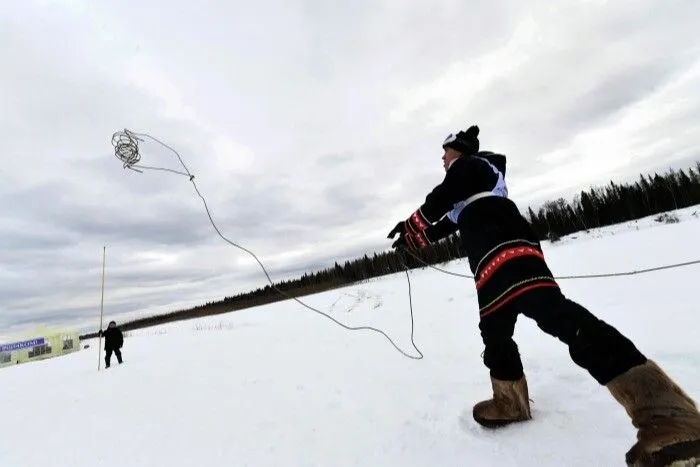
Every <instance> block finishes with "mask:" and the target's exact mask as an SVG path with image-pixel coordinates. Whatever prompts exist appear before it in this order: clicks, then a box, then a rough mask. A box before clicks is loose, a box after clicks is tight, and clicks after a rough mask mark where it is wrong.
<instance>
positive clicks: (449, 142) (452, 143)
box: [442, 125, 479, 155]
mask: <svg viewBox="0 0 700 467" xmlns="http://www.w3.org/2000/svg"><path fill="white" fill-rule="evenodd" d="M478 136H479V127H478V126H476V125H472V126H470V127H469V128H468V129H467V131H460V132H459V133H457V134H456V135H455V134H452V133H450V134H449V135H447V138H445V141H443V143H442V147H443V148H444V149H447V148H452V149H454V150H455V151H459V152H461V153H462V155H470V154H476V153H477V152H479V138H478Z"/></svg>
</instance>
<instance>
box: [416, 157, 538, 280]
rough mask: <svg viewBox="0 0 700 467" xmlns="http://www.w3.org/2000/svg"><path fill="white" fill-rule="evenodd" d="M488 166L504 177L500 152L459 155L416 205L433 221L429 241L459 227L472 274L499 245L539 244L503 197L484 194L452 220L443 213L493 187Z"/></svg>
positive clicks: (495, 177) (494, 176)
mask: <svg viewBox="0 0 700 467" xmlns="http://www.w3.org/2000/svg"><path fill="white" fill-rule="evenodd" d="M487 161H488V162H487ZM489 163H490V164H489ZM492 166H494V167H496V169H498V171H499V172H501V174H502V176H503V177H504V178H505V172H506V157H505V156H504V155H502V154H496V153H493V152H488V151H482V152H479V153H477V154H475V155H474V156H461V157H459V158H458V159H456V160H455V161H454V162H453V163H452V165H451V166H450V167H449V169H448V170H447V172H446V174H445V178H444V180H443V181H442V183H440V184H439V185H437V186H436V187H435V188H434V189H433V190H432V191H431V192H430V193H429V194H428V195H427V196H426V198H425V202H424V203H423V204H422V205H421V207H420V210H421V212H422V213H423V215H424V216H425V217H426V219H427V220H428V221H430V222H431V223H435V225H434V226H433V227H432V229H431V232H430V234H429V237H430V239H431V240H433V241H435V240H438V239H440V238H443V237H445V236H447V235H449V234H451V233H453V232H455V231H456V230H457V229H459V233H460V237H461V241H462V245H463V248H464V249H465V251H466V254H467V256H468V258H469V265H470V268H471V270H472V273H475V274H476V272H477V269H478V266H479V263H480V262H481V260H482V259H484V258H485V257H486V256H487V255H488V254H489V253H490V252H491V251H492V250H494V249H495V248H496V247H498V246H499V245H503V244H505V243H507V242H510V241H515V240H519V241H522V240H525V241H527V242H531V243H533V244H535V245H537V246H538V247H539V240H538V237H537V235H536V234H535V232H534V231H533V230H532V228H531V226H530V224H529V223H528V222H527V219H525V218H524V217H523V216H522V215H521V213H520V211H519V210H518V207H517V205H516V204H515V203H514V202H513V201H511V200H510V199H508V198H507V197H503V196H488V197H484V198H480V199H477V200H475V201H473V202H472V203H470V204H468V205H467V206H466V207H464V208H463V209H462V211H461V213H460V214H459V217H458V218H457V222H456V223H455V222H453V221H452V220H450V219H448V217H447V216H446V214H447V213H448V212H450V211H451V210H452V209H453V208H454V207H455V204H457V203H459V202H460V201H463V200H466V199H467V198H469V197H470V196H472V195H475V194H477V193H481V192H489V191H491V190H493V189H494V187H495V186H496V184H497V182H498V180H499V175H498V173H496V172H495V171H494V169H493V167H492ZM443 216H444V217H443Z"/></svg>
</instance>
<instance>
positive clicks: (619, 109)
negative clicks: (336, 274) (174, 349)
mask: <svg viewBox="0 0 700 467" xmlns="http://www.w3.org/2000/svg"><path fill="white" fill-rule="evenodd" d="M698 18H700V2H698V1H697V0H685V1H680V0H679V1H673V0H667V1H664V2H659V1H658V0H654V1H650V0H635V1H626V0H615V1H600V0H599V1H594V0H589V1H574V0H566V1H564V0H559V1H557V2H551V1H543V0H542V1H529V2H523V1H520V0H517V1H516V0H488V1H470V2H466V1H464V0H438V1H430V2H425V1H416V0H352V1H349V0H348V1H343V2H340V1H336V2H328V1H321V0H257V1H254V2H253V1H245V2H242V1H238V0H233V1H223V0H202V1H199V2H192V1H182V0H171V1H169V2H167V5H166V3H164V2H162V1H158V2H156V1H153V0H145V1H144V0H139V1H135V0H119V1H105V0H61V1H58V0H56V1H52V0H42V1H33V0H21V1H20V0H17V1H6V2H3V8H2V9H1V10H0V57H1V58H2V61H1V63H2V72H1V73H0V118H1V119H2V120H1V122H0V123H1V125H0V138H1V140H2V141H3V146H2V153H1V154H2V155H1V156H0V157H2V165H1V166H0V200H2V201H1V202H2V210H0V334H11V333H15V332H20V331H23V330H26V329H31V327H33V326H34V325H36V324H46V325H66V326H75V327H79V328H81V329H84V328H85V327H88V328H91V329H96V327H97V326H98V324H99V304H100V274H101V262H102V247H103V245H107V275H106V292H105V320H109V319H117V320H121V319H125V318H127V317H129V316H135V315H140V314H151V313H161V312H164V311H170V310H175V309H178V308H180V307H183V306H189V305H194V304H199V303H202V302H205V301H209V300H215V299H219V298H222V297H224V296H226V295H232V294H235V293H239V292H243V291H247V290H250V289H253V288H257V287H260V286H264V285H265V284H266V278H265V276H264V274H263V272H262V270H260V268H259V266H258V265H257V263H255V262H254V260H253V259H252V258H251V257H250V256H248V255H247V253H245V252H243V251H241V250H238V249H236V248H233V247H231V246H229V245H227V244H226V243H224V242H223V241H222V240H221V239H220V238H219V237H218V236H217V235H216V233H215V231H214V230H213V229H212V227H211V225H210V224H209V221H208V218H207V217H206V214H205V211H204V209H203V206H202V204H201V201H200V199H199V198H197V196H196V194H195V192H194V190H193V188H192V185H191V184H190V183H189V181H188V180H187V178H186V177H182V176H179V175H174V174H170V173H165V172H145V173H143V174H138V173H135V172H131V171H128V170H124V169H123V167H122V165H121V163H120V162H119V161H118V160H117V159H116V158H115V157H114V155H113V148H112V146H111V143H110V141H111V137H112V134H113V133H114V132H115V131H118V130H121V129H123V128H129V129H131V130H133V131H137V132H146V133H149V134H151V135H153V136H155V137H157V138H159V139H161V140H163V141H164V142H167V143H168V144H169V145H171V146H173V147H175V148H176V149H177V150H178V151H179V152H180V154H181V155H182V157H183V158H184V160H185V162H186V163H187V164H188V166H189V168H190V170H191V171H192V172H193V173H194V174H195V175H196V178H195V181H196V182H197V183H198V186H199V188H200V190H201V191H202V193H203V194H204V195H205V196H206V198H207V201H208V203H209V207H210V208H211V210H212V213H213V215H214V218H215V220H216V222H217V224H218V226H219V228H220V229H221V231H222V232H223V233H224V234H225V235H226V236H227V237H228V238H229V239H231V240H232V241H234V242H236V243H238V244H240V245H242V246H244V247H246V248H248V249H250V250H252V251H254V252H255V253H256V254H257V255H258V256H259V257H260V259H261V260H262V261H263V263H264V264H265V265H266V266H267V267H268V270H269V272H270V274H271V276H272V277H273V279H275V280H279V279H282V278H289V277H294V276H296V275H298V274H299V273H300V272H301V271H304V270H315V269H318V268H320V267H326V266H329V265H332V264H333V262H334V261H336V260H345V259H347V258H352V257H355V256H357V255H361V254H364V253H365V252H366V253H369V254H371V253H372V252H375V251H382V250H384V249H386V248H388V247H389V245H390V241H389V240H387V239H386V234H387V232H388V231H389V230H390V229H391V228H392V227H393V226H394V225H395V223H396V222H397V221H398V220H401V219H403V218H405V217H406V216H407V215H408V214H410V212H412V210H414V209H415V208H416V207H417V206H419V205H420V203H421V202H422V201H423V200H424V197H425V195H426V193H427V192H428V191H430V190H431V189H432V188H433V186H435V185H436V184H438V183H439V182H440V181H441V180H442V177H443V176H444V171H443V169H442V161H441V160H440V157H441V155H442V151H441V147H440V143H441V142H442V139H443V138H444V136H445V135H446V134H447V133H449V132H453V131H457V130H460V129H465V128H466V127H468V126H469V125H471V124H478V125H479V127H480V128H481V135H480V136H481V144H482V148H483V149H489V150H493V151H497V152H502V153H505V154H506V155H507V156H508V158H509V166H508V167H509V172H508V178H509V189H510V192H511V194H512V196H513V198H514V199H515V200H516V201H517V202H518V204H519V205H520V206H521V207H523V208H526V207H527V206H528V205H529V204H531V203H534V204H533V205H537V203H540V202H542V201H543V200H547V199H553V198H556V197H559V196H564V197H569V196H570V195H571V194H572V193H574V192H576V191H578V190H581V189H586V188H587V187H589V186H590V185H591V184H597V183H607V182H608V181H610V180H623V179H625V178H628V177H636V176H637V175H638V174H639V173H640V172H646V171H649V170H660V171H663V170H665V169H666V168H667V167H670V166H673V167H687V166H689V165H692V164H693V163H694V161H695V160H698V159H700V154H698V152H699V150H698V137H697V135H698V134H700V36H699V35H698V34H697V31H696V29H697V26H698ZM141 151H142V157H143V160H142V162H143V163H144V164H146V165H157V166H162V167H168V168H172V169H178V168H180V167H179V166H178V161H177V159H176V158H175V157H174V156H173V155H172V154H171V153H168V152H167V151H166V150H163V149H162V148H161V147H159V146H158V145H156V144H153V143H143V144H142V146H141ZM464 286H465V287H469V286H470V285H469V284H468V283H465V284H464ZM300 312H304V311H303V309H301V308H300Z"/></svg>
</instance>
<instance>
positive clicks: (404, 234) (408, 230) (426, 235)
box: [387, 217, 458, 251]
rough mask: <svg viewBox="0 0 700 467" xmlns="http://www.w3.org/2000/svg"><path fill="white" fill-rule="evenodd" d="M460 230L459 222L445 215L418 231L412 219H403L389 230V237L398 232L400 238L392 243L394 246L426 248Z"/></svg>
mask: <svg viewBox="0 0 700 467" xmlns="http://www.w3.org/2000/svg"><path fill="white" fill-rule="evenodd" d="M457 230H458V227H457V224H455V223H454V222H452V221H451V220H449V219H448V218H447V217H443V218H442V219H441V220H440V221H438V222H436V223H435V224H432V225H428V227H427V228H425V229H424V230H420V231H416V230H415V228H414V227H411V225H410V219H409V220H405V221H401V222H399V223H398V224H396V227H394V229H393V230H392V231H391V232H389V235H388V237H387V238H393V237H395V236H396V234H397V233H398V234H399V235H400V236H399V238H398V239H397V240H396V241H395V242H394V243H393V244H392V245H391V246H392V248H400V247H402V248H408V249H409V250H414V251H415V250H418V249H419V248H425V247H427V246H428V245H430V244H432V243H435V242H437V241H439V240H441V239H443V238H445V237H447V236H449V235H452V234H453V233H455V232H456V231H457Z"/></svg>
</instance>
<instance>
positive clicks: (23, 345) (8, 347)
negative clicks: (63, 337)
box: [0, 337, 44, 352]
mask: <svg viewBox="0 0 700 467" xmlns="http://www.w3.org/2000/svg"><path fill="white" fill-rule="evenodd" d="M43 343H44V338H43V337H39V338H37V339H31V340H28V341H22V342H13V343H11V344H0V352H12V351H15V350H22V349H27V348H29V347H36V346H37V345H42V344H43Z"/></svg>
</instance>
